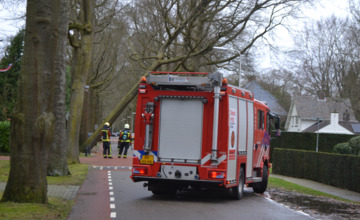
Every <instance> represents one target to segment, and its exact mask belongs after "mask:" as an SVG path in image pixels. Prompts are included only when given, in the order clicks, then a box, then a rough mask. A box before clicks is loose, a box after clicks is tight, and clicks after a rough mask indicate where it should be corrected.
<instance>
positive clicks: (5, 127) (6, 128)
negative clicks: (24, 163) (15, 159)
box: [0, 121, 10, 153]
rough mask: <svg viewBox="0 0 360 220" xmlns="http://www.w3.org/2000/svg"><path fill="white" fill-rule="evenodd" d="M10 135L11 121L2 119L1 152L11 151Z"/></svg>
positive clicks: (0, 132)
mask: <svg viewBox="0 0 360 220" xmlns="http://www.w3.org/2000/svg"><path fill="white" fill-rule="evenodd" d="M9 135H10V122H8V121H0V153H10V148H9Z"/></svg>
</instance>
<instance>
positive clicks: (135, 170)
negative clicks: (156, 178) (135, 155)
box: [132, 167, 148, 175]
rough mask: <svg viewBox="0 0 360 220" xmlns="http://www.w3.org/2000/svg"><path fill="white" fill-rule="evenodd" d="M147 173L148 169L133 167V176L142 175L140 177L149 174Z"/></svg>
mask: <svg viewBox="0 0 360 220" xmlns="http://www.w3.org/2000/svg"><path fill="white" fill-rule="evenodd" d="M147 171H148V169H147V167H133V168H132V173H133V174H140V175H142V174H147Z"/></svg>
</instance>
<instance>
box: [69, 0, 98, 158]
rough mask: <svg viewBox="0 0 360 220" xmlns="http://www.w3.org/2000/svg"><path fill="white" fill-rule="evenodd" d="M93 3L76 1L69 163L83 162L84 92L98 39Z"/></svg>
mask: <svg viewBox="0 0 360 220" xmlns="http://www.w3.org/2000/svg"><path fill="white" fill-rule="evenodd" d="M93 4H94V2H93V0H90V1H88V0H75V1H74V4H73V5H72V7H73V9H75V11H76V20H75V21H73V22H72V23H70V26H69V39H70V44H71V46H72V47H73V57H72V59H73V60H72V70H71V71H72V74H71V80H72V81H71V100H70V114H69V119H68V124H67V140H68V144H67V147H68V153H67V160H68V162H69V163H79V162H80V161H79V137H80V126H81V118H82V113H83V102H84V89H85V85H86V80H87V77H88V73H89V70H90V63H91V55H92V53H91V52H92V45H93V37H94V31H93V28H94V5H93Z"/></svg>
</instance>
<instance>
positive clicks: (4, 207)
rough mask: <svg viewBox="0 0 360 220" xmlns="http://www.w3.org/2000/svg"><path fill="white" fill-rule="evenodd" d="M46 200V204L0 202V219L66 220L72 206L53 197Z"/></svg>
mask: <svg viewBox="0 0 360 220" xmlns="http://www.w3.org/2000/svg"><path fill="white" fill-rule="evenodd" d="M2 194H3V192H0V197H2ZM48 200H49V201H48V204H37V203H15V202H1V203H0V219H66V218H67V216H68V214H69V212H70V211H71V207H72V206H73V204H74V201H73V200H63V199H58V198H54V197H49V198H48Z"/></svg>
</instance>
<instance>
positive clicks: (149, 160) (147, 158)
mask: <svg viewBox="0 0 360 220" xmlns="http://www.w3.org/2000/svg"><path fill="white" fill-rule="evenodd" d="M140 163H141V164H154V156H153V155H143V156H142V157H141V159H140Z"/></svg>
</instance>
